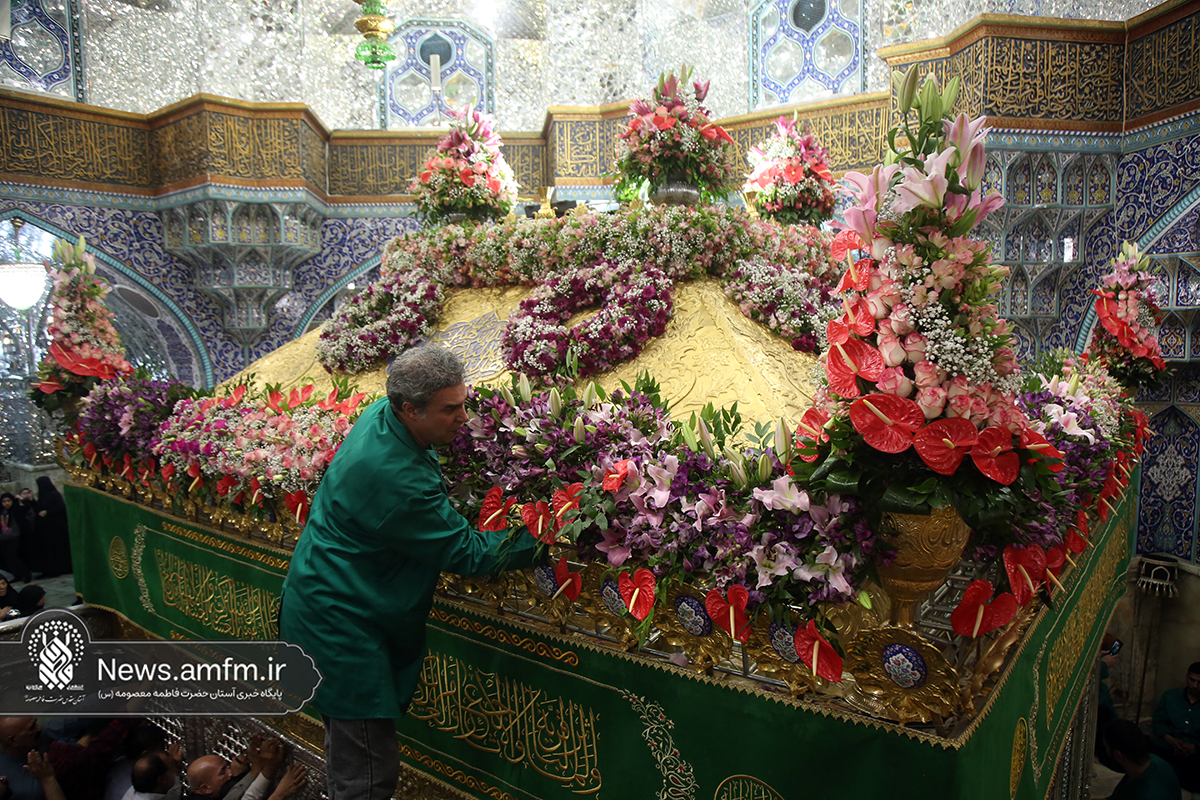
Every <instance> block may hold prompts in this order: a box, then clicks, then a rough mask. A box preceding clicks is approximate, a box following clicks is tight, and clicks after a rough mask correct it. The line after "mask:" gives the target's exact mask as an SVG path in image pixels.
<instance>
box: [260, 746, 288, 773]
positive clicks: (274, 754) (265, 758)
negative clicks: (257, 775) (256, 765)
mask: <svg viewBox="0 0 1200 800" xmlns="http://www.w3.org/2000/svg"><path fill="white" fill-rule="evenodd" d="M283 755H284V753H283V742H282V741H280V740H279V739H267V740H266V741H265V742H263V743H262V748H261V749H260V750H259V756H260V763H261V765H262V774H263V777H265V778H267V779H268V780H272V781H273V780H275V776H276V775H278V774H279V768H280V767H282V766H283Z"/></svg>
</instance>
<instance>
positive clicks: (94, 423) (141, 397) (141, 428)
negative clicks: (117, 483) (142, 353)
mask: <svg viewBox="0 0 1200 800" xmlns="http://www.w3.org/2000/svg"><path fill="white" fill-rule="evenodd" d="M199 396H200V395H199V393H198V392H197V391H196V390H195V389H193V388H192V387H190V386H188V385H187V384H185V383H182V382H181V381H179V380H178V379H176V378H168V379H167V380H159V379H155V378H151V377H148V376H147V375H145V374H142V373H141V371H140V370H139V371H138V372H136V373H133V374H130V375H125V376H119V377H117V378H114V379H112V380H109V381H105V382H103V383H101V384H99V385H98V386H96V387H95V388H93V389H92V392H91V393H90V394H89V395H88V396H87V399H86V400H85V401H84V404H83V408H82V410H81V411H80V412H79V428H80V430H82V431H86V435H85V438H86V441H87V445H86V447H85V448H84V453H83V455H84V457H85V458H86V459H87V460H88V462H89V464H91V465H93V466H94V465H95V462H96V459H97V458H101V459H102V460H103V461H104V463H105V465H106V466H108V467H113V466H114V464H116V465H119V466H120V467H121V469H120V472H121V474H122V476H123V477H126V479H128V477H129V474H132V473H133V472H134V471H137V470H140V469H142V468H143V467H145V462H146V461H147V460H152V459H153V457H154V445H155V443H156V442H157V441H158V438H159V428H160V427H161V426H162V424H163V422H165V421H166V420H167V418H168V417H170V415H171V413H172V411H173V409H174V408H175V406H176V404H177V403H178V402H179V401H180V400H184V399H195V398H197V397H199Z"/></svg>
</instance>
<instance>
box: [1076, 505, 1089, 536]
mask: <svg viewBox="0 0 1200 800" xmlns="http://www.w3.org/2000/svg"><path fill="white" fill-rule="evenodd" d="M1075 527H1076V528H1078V529H1079V532H1080V533H1088V532H1089V528H1088V515H1087V511H1086V510H1085V509H1082V508H1081V509H1079V510H1078V511H1076V512H1075Z"/></svg>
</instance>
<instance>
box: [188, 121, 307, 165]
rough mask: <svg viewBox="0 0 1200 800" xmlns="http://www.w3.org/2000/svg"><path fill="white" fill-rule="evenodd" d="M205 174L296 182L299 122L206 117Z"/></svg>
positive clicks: (298, 159)
mask: <svg viewBox="0 0 1200 800" xmlns="http://www.w3.org/2000/svg"><path fill="white" fill-rule="evenodd" d="M206 116H207V117H208V167H209V172H211V173H213V174H216V175H222V176H228V177H231V178H300V177H303V175H302V174H301V171H300V164H301V158H300V125H301V123H300V120H298V119H270V118H265V119H264V118H258V117H240V116H233V115H232V114H215V113H211V112H210V113H208V114H206Z"/></svg>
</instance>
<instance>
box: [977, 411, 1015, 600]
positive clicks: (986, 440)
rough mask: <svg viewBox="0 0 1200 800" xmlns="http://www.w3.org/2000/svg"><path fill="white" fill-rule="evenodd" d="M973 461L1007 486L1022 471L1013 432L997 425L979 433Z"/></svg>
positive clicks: (989, 475)
mask: <svg viewBox="0 0 1200 800" xmlns="http://www.w3.org/2000/svg"><path fill="white" fill-rule="evenodd" d="M971 460H972V461H974V462H975V466H976V467H978V468H979V471H980V472H982V473H983V474H984V475H987V476H988V477H989V478H991V479H992V480H994V481H996V483H1001V484H1003V485H1005V486H1009V485H1011V484H1012V482H1013V481H1015V480H1016V479H1017V474H1018V473H1019V472H1020V471H1021V458H1020V456H1018V455H1017V454H1016V453H1014V452H1013V442H1012V431H1010V430H1009V429H1008V428H1001V427H999V426H996V425H993V426H992V427H990V428H984V429H983V430H981V431H980V432H979V441H978V442H977V443H976V445H975V446H974V447H972V448H971ZM1021 605H1024V603H1022V604H1021Z"/></svg>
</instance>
